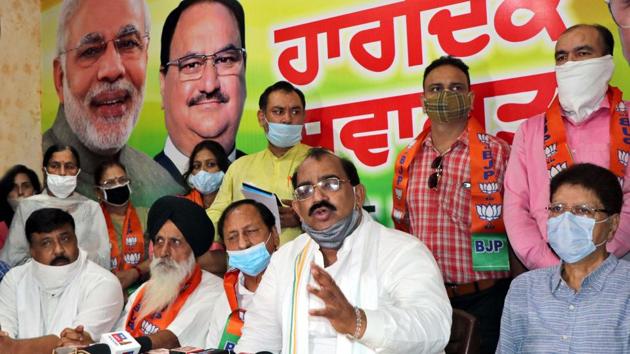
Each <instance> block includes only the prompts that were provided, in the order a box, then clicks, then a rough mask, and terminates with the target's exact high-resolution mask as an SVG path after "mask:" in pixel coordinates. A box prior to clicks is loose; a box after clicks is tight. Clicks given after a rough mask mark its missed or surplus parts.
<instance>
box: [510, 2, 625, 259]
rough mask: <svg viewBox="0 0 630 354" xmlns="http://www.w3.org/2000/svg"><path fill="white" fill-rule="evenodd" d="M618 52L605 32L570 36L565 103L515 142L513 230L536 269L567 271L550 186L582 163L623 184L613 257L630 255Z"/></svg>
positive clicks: (560, 59) (560, 52)
mask: <svg viewBox="0 0 630 354" xmlns="http://www.w3.org/2000/svg"><path fill="white" fill-rule="evenodd" d="M613 3H614V2H611V8H612V5H614V4H613ZM613 48H614V39H613V35H612V33H610V31H609V30H608V29H607V28H606V27H604V26H602V25H597V24H595V25H586V24H578V25H575V26H572V27H570V28H567V29H566V30H565V31H564V33H563V34H562V35H561V36H560V37H559V38H558V41H557V42H556V47H555V61H556V67H555V72H556V81H557V84H558V95H557V97H556V98H555V99H554V101H553V102H552V103H551V105H550V106H549V108H548V109H547V111H546V112H543V113H541V114H539V115H537V116H534V117H532V118H529V119H527V120H526V121H525V122H523V124H521V126H520V127H519V129H518V131H517V132H516V135H515V136H514V142H513V144H512V153H511V155H510V159H509V163H508V167H507V171H506V175H505V186H504V187H505V201H504V211H505V226H506V229H507V232H508V236H509V238H510V243H511V244H512V247H513V248H514V252H515V253H516V255H517V256H518V257H519V258H520V259H521V261H522V262H523V264H524V265H525V266H526V267H527V268H529V269H538V268H543V267H549V266H554V265H558V264H560V258H558V256H557V255H556V254H555V253H554V252H553V250H552V249H551V248H550V247H549V244H548V242H547V215H548V212H547V210H546V207H547V205H548V203H549V181H550V180H551V178H552V177H553V176H555V175H556V174H558V173H559V172H560V171H562V170H564V169H566V168H568V167H569V166H571V165H572V164H574V163H586V162H588V163H592V164H595V165H598V166H602V167H604V168H608V169H609V170H611V171H612V172H613V173H614V174H615V175H616V176H617V178H618V180H619V183H620V184H622V186H623V193H624V196H623V198H624V207H623V208H622V209H621V218H620V220H621V221H620V222H619V227H618V228H617V230H616V232H615V236H614V238H613V239H612V240H611V241H610V242H608V243H607V244H606V249H607V250H608V252H610V253H612V254H614V255H615V256H616V257H618V258H621V257H623V256H624V255H625V254H626V253H628V251H629V250H630V208H629V207H628V206H629V205H630V203H628V201H629V200H630V169H629V168H628V160H629V158H628V157H629V156H630V142H629V139H628V138H627V129H628V127H627V125H628V108H629V107H630V102H628V101H624V100H623V93H622V92H621V91H620V90H619V89H618V88H616V87H613V86H610V84H609V82H610V79H611V77H612V74H613V71H614V68H615V64H614V63H613V57H612V55H613Z"/></svg>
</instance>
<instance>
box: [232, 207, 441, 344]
mask: <svg viewBox="0 0 630 354" xmlns="http://www.w3.org/2000/svg"><path fill="white" fill-rule="evenodd" d="M310 240H311V239H310V237H309V236H308V235H307V234H302V235H300V236H299V237H298V238H297V239H295V240H294V241H292V242H290V243H287V244H286V245H285V246H283V247H281V248H280V249H279V250H278V251H276V252H275V253H274V254H273V256H272V258H271V262H270V264H269V266H268V267H267V270H266V271H265V275H264V277H263V279H262V282H261V284H260V285H259V287H258V290H257V291H256V294H255V296H254V301H253V303H252V305H251V306H250V308H249V310H248V312H247V314H246V318H245V326H244V328H243V335H242V337H241V339H240V341H239V343H238V345H237V347H236V350H235V351H236V352H246V353H255V352H258V351H265V350H266V351H270V352H273V353H278V352H280V351H281V349H282V348H283V346H284V347H286V343H287V342H288V338H287V337H288V336H287V333H289V332H290V331H289V328H290V326H291V322H290V321H289V319H290V318H291V316H287V313H289V312H290V309H291V304H292V293H293V291H292V288H293V279H294V271H295V269H296V266H295V265H296V259H297V257H298V256H299V254H300V253H301V252H302V251H303V250H304V249H305V246H306V245H307V243H309V241H310ZM309 245H310V246H309V247H307V250H308V254H309V255H310V256H309V257H308V258H306V262H305V264H307V265H308V264H310V262H311V260H312V261H314V262H315V263H316V264H318V265H320V266H322V267H323V256H322V253H321V251H320V250H319V246H318V245H317V244H316V243H315V242H312V241H310V243H309ZM326 271H327V272H329V274H330V275H331V276H332V277H333V279H334V280H335V282H336V283H337V284H338V286H339V287H340V288H341V290H342V291H343V293H344V295H345V296H346V298H347V299H348V301H349V302H350V303H351V304H354V305H356V306H359V307H360V308H361V309H363V310H364V311H365V314H366V316H367V328H366V331H365V334H364V336H363V338H361V340H359V341H357V342H352V341H350V340H349V339H348V338H347V337H346V336H345V335H339V334H337V333H336V332H335V330H334V328H333V327H332V326H331V325H330V323H329V322H328V320H326V319H323V318H319V317H313V316H309V315H308V310H309V309H315V308H321V307H323V303H322V302H321V301H320V300H319V299H318V298H316V297H315V296H313V295H307V293H306V285H307V284H309V283H310V284H314V280H313V279H312V277H311V276H310V272H308V266H307V267H306V271H305V274H306V277H305V278H304V279H306V281H303V282H302V283H301V286H300V287H298V288H297V294H298V296H297V297H298V298H299V297H300V296H302V297H303V298H304V300H305V301H302V304H306V305H305V306H301V307H297V310H296V313H297V316H296V318H297V328H298V330H297V331H296V335H297V338H296V339H297V340H296V343H297V342H301V343H299V344H298V345H297V352H298V353H300V354H306V353H307V352H309V353H312V354H314V353H335V352H336V353H341V352H344V353H345V354H347V353H375V352H378V353H436V352H441V351H443V349H444V347H445V346H446V344H447V342H448V339H449V337H450V327H451V320H452V319H451V315H452V310H451V305H450V302H449V300H448V297H447V295H446V290H445V289H444V283H443V280H442V276H441V274H440V271H439V268H438V266H437V263H436V262H435V259H434V258H433V256H432V255H431V252H430V251H429V250H428V249H427V248H426V246H424V244H422V243H421V242H420V241H418V239H417V238H415V237H412V236H410V235H408V234H405V233H402V232H399V231H396V230H393V229H388V228H386V227H384V226H382V225H381V224H379V223H377V222H375V221H374V220H372V219H371V217H370V216H369V214H367V213H366V212H363V217H362V221H361V224H360V225H359V226H358V227H357V229H356V230H355V231H354V232H353V233H352V234H351V235H350V236H348V238H346V240H345V241H344V244H343V246H342V247H341V249H339V251H338V253H337V261H336V262H335V263H334V264H332V265H331V266H329V267H327V268H326ZM300 294H302V295H300ZM294 324H295V323H294ZM300 328H302V330H299V329H300ZM300 339H302V340H300ZM305 342H306V343H305Z"/></svg>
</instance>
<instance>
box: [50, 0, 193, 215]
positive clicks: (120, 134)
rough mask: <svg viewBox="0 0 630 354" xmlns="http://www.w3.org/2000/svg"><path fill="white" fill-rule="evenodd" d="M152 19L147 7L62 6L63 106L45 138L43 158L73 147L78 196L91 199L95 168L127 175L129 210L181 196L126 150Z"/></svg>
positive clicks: (58, 67)
mask: <svg viewBox="0 0 630 354" xmlns="http://www.w3.org/2000/svg"><path fill="white" fill-rule="evenodd" d="M150 30H151V19H150V14H149V10H148V7H147V4H146V2H145V1H144V0H142V1H137V0H121V1H100V0H65V1H64V2H63V4H62V5H61V14H60V17H59V27H58V30H57V56H56V57H55V59H54V61H53V69H54V70H53V73H54V82H55V89H56V90H57V95H58V97H59V101H60V103H61V104H60V106H59V109H58V111H57V117H56V119H55V122H54V123H53V126H52V127H51V128H50V129H49V130H47V131H46V132H45V133H44V135H43V137H42V147H43V150H46V149H47V148H48V147H49V146H51V145H55V144H61V145H70V146H73V147H74V148H75V149H77V151H78V152H79V155H80V158H81V160H82V161H83V162H84V165H83V169H82V171H81V174H80V175H79V178H78V187H77V190H78V191H79V192H80V193H81V194H83V195H85V196H87V197H89V198H91V199H96V195H95V194H94V188H93V181H94V171H95V169H96V167H97V166H98V165H99V164H100V163H101V162H102V161H104V160H108V159H111V158H112V157H114V158H116V159H118V160H119V161H120V162H121V163H123V164H124V165H125V166H126V167H127V173H128V175H129V177H130V179H131V180H132V181H134V183H133V189H134V193H133V194H132V195H131V199H132V202H133V204H134V205H137V206H145V207H149V206H150V205H151V204H152V203H153V201H154V200H155V199H157V198H158V197H160V196H162V195H164V194H177V193H182V192H183V189H182V188H181V187H180V186H179V185H178V184H177V183H175V181H174V180H173V179H172V178H171V177H170V176H169V174H168V172H167V171H165V170H164V169H163V168H161V167H160V165H159V164H156V163H155V161H153V160H151V159H150V158H149V157H148V156H146V155H145V154H144V153H142V152H140V151H137V150H135V149H133V148H131V147H129V146H128V145H127V140H128V139H129V136H130V135H131V131H132V130H133V128H134V126H135V124H136V122H137V120H138V117H139V113H140V108H141V107H142V101H143V97H144V85H145V78H146V65H147V59H148V51H147V49H148V46H149V33H150Z"/></svg>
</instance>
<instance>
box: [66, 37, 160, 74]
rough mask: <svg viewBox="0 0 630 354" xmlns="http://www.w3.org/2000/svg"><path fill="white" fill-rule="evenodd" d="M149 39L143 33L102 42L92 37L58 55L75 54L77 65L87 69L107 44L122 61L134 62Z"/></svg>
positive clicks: (103, 51) (101, 39) (101, 53)
mask: <svg viewBox="0 0 630 354" xmlns="http://www.w3.org/2000/svg"><path fill="white" fill-rule="evenodd" d="M145 39H146V40H148V39H149V34H148V33H145V34H144V35H140V33H138V32H137V31H133V32H129V33H125V34H122V35H120V36H118V37H116V38H112V39H110V40H107V41H106V40H103V38H102V37H100V36H99V35H96V36H92V38H89V37H88V39H87V40H86V42H85V43H83V44H80V45H79V46H78V47H75V48H71V49H68V50H66V51H65V52H61V53H59V55H60V56H61V55H65V54H68V53H70V52H73V51H74V52H76V55H75V56H74V58H75V60H76V62H77V64H78V65H79V66H81V67H84V68H87V67H90V66H92V65H93V64H94V63H96V62H97V61H98V60H99V59H100V58H101V57H102V56H103V54H105V52H106V51H107V45H108V44H109V42H112V43H114V48H115V49H116V52H117V53H118V55H120V57H121V58H122V59H126V60H135V59H139V58H140V56H141V54H142V53H143V52H144V48H145V43H144V41H145Z"/></svg>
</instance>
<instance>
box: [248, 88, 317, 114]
mask: <svg viewBox="0 0 630 354" xmlns="http://www.w3.org/2000/svg"><path fill="white" fill-rule="evenodd" d="M280 90H281V91H284V92H286V93H291V92H295V93H296V94H297V95H298V97H300V101H301V102H302V109H305V108H306V99H305V98H304V93H303V92H302V91H301V90H300V89H299V88H297V87H295V86H293V85H292V84H291V83H289V82H287V81H278V82H276V83H275V84H273V85H271V86H269V87H267V88H266V89H265V91H263V93H262V94H261V95H260V98H259V99H258V108H260V110H262V111H264V110H266V109H267V103H268V101H269V95H271V93H272V92H275V91H280Z"/></svg>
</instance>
